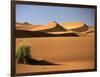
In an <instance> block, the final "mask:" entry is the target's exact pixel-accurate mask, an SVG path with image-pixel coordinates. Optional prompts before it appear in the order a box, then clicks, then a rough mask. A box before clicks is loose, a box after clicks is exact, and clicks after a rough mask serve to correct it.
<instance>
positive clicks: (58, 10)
mask: <svg viewBox="0 0 100 77" xmlns="http://www.w3.org/2000/svg"><path fill="white" fill-rule="evenodd" d="M94 13H95V10H94V9H92V8H73V7H58V6H56V7H53V6H42V5H25V4H17V5H16V22H29V23H32V24H47V23H48V22H51V21H56V22H58V23H62V22H76V21H78V22H84V23H86V24H87V25H94V23H95V22H94V19H95V17H94Z"/></svg>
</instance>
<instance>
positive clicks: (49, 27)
mask: <svg viewBox="0 0 100 77" xmlns="http://www.w3.org/2000/svg"><path fill="white" fill-rule="evenodd" d="M88 29H89V28H88V26H87V25H86V24H84V23H82V22H64V23H61V25H60V24H58V23H57V22H55V21H52V22H49V23H48V24H46V25H31V24H18V23H17V24H16V30H26V31H42V32H53V34H54V32H56V33H55V34H59V33H60V34H61V33H65V32H67V31H68V30H73V31H76V32H85V31H87V30H88ZM57 32H58V33H57Z"/></svg>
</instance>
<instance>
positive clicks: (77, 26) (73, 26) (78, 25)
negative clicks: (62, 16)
mask: <svg viewBox="0 0 100 77" xmlns="http://www.w3.org/2000/svg"><path fill="white" fill-rule="evenodd" d="M61 26H63V27H64V28H66V29H68V30H73V31H76V32H84V31H87V30H88V26H87V25H86V24H84V23H82V22H63V23H61Z"/></svg>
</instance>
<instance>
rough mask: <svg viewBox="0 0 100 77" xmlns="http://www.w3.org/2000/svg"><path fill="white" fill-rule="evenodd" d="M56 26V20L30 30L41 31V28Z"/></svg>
mask: <svg viewBox="0 0 100 77" xmlns="http://www.w3.org/2000/svg"><path fill="white" fill-rule="evenodd" d="M54 27H56V23H55V22H49V23H48V24H46V25H42V26H40V27H37V28H35V29H30V31H40V30H45V29H51V28H54Z"/></svg>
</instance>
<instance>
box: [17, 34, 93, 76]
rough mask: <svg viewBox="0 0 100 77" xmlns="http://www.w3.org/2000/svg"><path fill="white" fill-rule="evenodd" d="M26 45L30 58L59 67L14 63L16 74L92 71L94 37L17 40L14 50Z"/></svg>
mask: <svg viewBox="0 0 100 77" xmlns="http://www.w3.org/2000/svg"><path fill="white" fill-rule="evenodd" d="M21 45H28V46H30V49H31V55H32V58H35V59H38V60H46V61H50V62H53V63H57V64H59V65H47V66H46V65H26V64H17V63H16V73H17V74H22V73H35V72H50V71H64V70H66V71H68V70H80V69H94V63H95V61H94V55H95V48H94V47H95V46H94V45H95V41H94V36H85V37H41V38H17V39H16V49H17V48H18V47H19V46H21Z"/></svg>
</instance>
